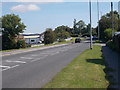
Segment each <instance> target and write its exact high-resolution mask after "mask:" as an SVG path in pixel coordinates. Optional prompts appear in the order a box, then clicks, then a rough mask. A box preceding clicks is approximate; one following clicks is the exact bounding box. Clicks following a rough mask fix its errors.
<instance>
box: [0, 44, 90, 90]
mask: <svg viewBox="0 0 120 90" xmlns="http://www.w3.org/2000/svg"><path fill="white" fill-rule="evenodd" d="M88 48H89V43H85V42H82V43H76V44H68V45H66V44H65V45H62V46H50V47H44V49H43V47H42V48H33V49H28V50H26V49H25V50H20V51H15V52H12V54H10V53H3V56H2V65H1V66H0V67H1V68H2V71H1V72H2V87H3V88H41V87H43V86H44V85H45V84H46V83H47V82H49V81H50V80H51V79H52V78H53V77H54V76H55V75H56V74H57V73H58V72H60V71H61V70H62V69H63V68H64V67H65V66H66V65H68V64H69V63H70V62H71V61H72V60H73V59H74V58H75V57H77V56H78V55H80V53H82V52H83V51H84V50H86V49H88ZM3 90H4V89H3ZM5 90H6V89H5ZM11 90H12V89H11ZM30 90H31V89H30Z"/></svg>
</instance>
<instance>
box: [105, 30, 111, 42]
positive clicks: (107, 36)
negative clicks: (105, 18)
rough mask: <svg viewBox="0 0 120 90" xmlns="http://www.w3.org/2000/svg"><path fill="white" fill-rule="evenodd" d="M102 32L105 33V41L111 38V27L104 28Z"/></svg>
mask: <svg viewBox="0 0 120 90" xmlns="http://www.w3.org/2000/svg"><path fill="white" fill-rule="evenodd" d="M104 33H105V39H106V41H108V40H111V39H112V29H111V28H109V29H106V30H105V31H104Z"/></svg>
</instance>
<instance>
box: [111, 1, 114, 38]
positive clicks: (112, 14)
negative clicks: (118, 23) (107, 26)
mask: <svg viewBox="0 0 120 90" xmlns="http://www.w3.org/2000/svg"><path fill="white" fill-rule="evenodd" d="M111 18H112V37H113V36H114V12H113V2H111Z"/></svg>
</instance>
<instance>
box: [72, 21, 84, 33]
mask: <svg viewBox="0 0 120 90" xmlns="http://www.w3.org/2000/svg"><path fill="white" fill-rule="evenodd" d="M73 27H74V34H78V35H81V34H83V33H84V31H85V30H86V24H85V23H84V21H83V20H80V21H78V22H76V19H75V20H74V26H73Z"/></svg>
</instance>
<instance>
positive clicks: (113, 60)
mask: <svg viewBox="0 0 120 90" xmlns="http://www.w3.org/2000/svg"><path fill="white" fill-rule="evenodd" d="M102 51H103V56H104V58H105V61H106V65H107V67H109V68H111V69H112V71H108V72H107V75H108V76H109V81H110V82H111V84H110V86H109V88H114V89H115V90H120V72H119V70H120V54H118V53H117V52H114V51H112V50H111V49H110V48H109V47H107V46H106V45H102Z"/></svg>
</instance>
